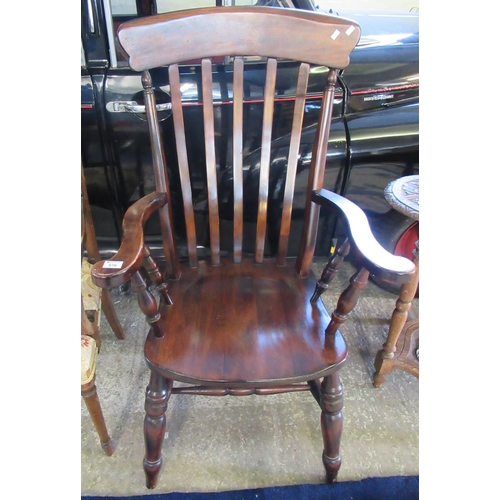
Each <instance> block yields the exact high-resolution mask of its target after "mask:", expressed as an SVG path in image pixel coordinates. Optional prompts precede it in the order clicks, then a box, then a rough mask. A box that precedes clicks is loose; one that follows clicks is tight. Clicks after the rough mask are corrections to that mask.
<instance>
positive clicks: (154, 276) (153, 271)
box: [143, 246, 173, 306]
mask: <svg viewBox="0 0 500 500" xmlns="http://www.w3.org/2000/svg"><path fill="white" fill-rule="evenodd" d="M143 265H144V269H146V271H147V272H148V275H149V277H150V278H151V281H152V282H153V283H154V284H155V286H156V290H158V292H159V294H160V296H161V298H162V299H163V300H164V301H165V304H168V305H169V306H171V305H172V304H173V302H172V299H171V298H170V296H169V295H168V286H167V283H165V281H164V279H163V277H162V275H161V272H160V269H159V268H158V265H157V264H156V261H155V260H154V259H153V257H151V252H150V251H149V248H148V247H147V246H144V261H143Z"/></svg>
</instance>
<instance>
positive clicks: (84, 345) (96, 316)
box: [81, 166, 125, 455]
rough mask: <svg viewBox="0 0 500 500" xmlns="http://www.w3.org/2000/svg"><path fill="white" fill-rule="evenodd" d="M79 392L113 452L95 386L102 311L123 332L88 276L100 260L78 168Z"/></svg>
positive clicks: (105, 298) (107, 296)
mask: <svg viewBox="0 0 500 500" xmlns="http://www.w3.org/2000/svg"><path fill="white" fill-rule="evenodd" d="M81 186H82V200H81V201H82V207H81V253H82V254H81V304H82V307H81V311H82V313H81V392H82V397H83V399H84V401H85V405H86V406H87V409H88V411H89V414H90V416H91V418H92V421H93V423H94V426H95V428H96V431H97V433H98V435H99V438H100V440H101V446H102V449H103V450H104V452H105V453H106V455H112V454H113V444H112V441H111V438H110V437H109V434H108V430H107V428H106V423H105V421H104V416H103V413H102V409H101V404H100V402H99V397H98V395H97V388H96V385H95V377H96V366H97V354H98V352H99V349H100V347H101V328H100V325H101V313H102V311H104V314H105V315H106V319H107V320H108V322H109V324H110V326H111V328H112V330H113V331H114V333H115V335H116V337H117V338H119V339H124V338H125V333H124V331H123V328H122V326H121V324H120V321H119V320H118V317H117V315H116V311H115V308H114V306H113V302H112V299H111V296H110V293H109V290H108V289H100V288H99V287H97V286H96V285H95V284H94V283H93V282H92V278H91V269H92V263H94V262H97V261H98V260H100V255H99V248H98V246H97V240H96V236H95V230H94V224H93V221H92V215H91V213H90V206H89V200H88V195H87V188H86V185H85V178H84V173H83V166H82V167H81Z"/></svg>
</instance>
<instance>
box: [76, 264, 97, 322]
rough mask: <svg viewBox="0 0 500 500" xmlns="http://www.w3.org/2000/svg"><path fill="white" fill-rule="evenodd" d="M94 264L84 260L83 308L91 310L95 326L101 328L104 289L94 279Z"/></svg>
mask: <svg viewBox="0 0 500 500" xmlns="http://www.w3.org/2000/svg"><path fill="white" fill-rule="evenodd" d="M91 271H92V264H90V262H89V261H88V260H87V259H85V258H84V259H83V260H82V272H81V280H82V283H81V286H82V299H83V308H84V310H85V311H86V312H91V313H92V314H90V316H91V317H92V321H93V323H94V328H99V326H100V322H101V293H102V290H101V288H99V287H98V286H97V285H95V284H94V282H93V281H92V275H91Z"/></svg>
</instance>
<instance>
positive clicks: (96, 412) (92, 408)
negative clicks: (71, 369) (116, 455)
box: [82, 377, 114, 456]
mask: <svg viewBox="0 0 500 500" xmlns="http://www.w3.org/2000/svg"><path fill="white" fill-rule="evenodd" d="M82 396H83V400H84V401H85V405H86V406H87V410H88V411H89V414H90V418H91V419H92V422H93V423H94V427H95V428H96V431H97V434H98V435H99V439H100V440H101V447H102V449H103V450H104V453H106V455H108V456H111V455H112V454H113V451H114V448H113V443H112V441H111V438H110V437H109V434H108V430H107V429H106V423H105V422H104V415H103V414H102V409H101V403H100V402H99V397H98V396H97V388H96V386H95V377H94V378H93V379H92V380H91V381H90V382H88V383H87V384H84V385H82Z"/></svg>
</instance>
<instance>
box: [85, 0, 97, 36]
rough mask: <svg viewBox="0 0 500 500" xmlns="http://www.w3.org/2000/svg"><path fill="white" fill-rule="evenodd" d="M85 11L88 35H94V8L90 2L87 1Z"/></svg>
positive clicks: (89, 0) (90, 0)
mask: <svg viewBox="0 0 500 500" xmlns="http://www.w3.org/2000/svg"><path fill="white" fill-rule="evenodd" d="M87 10H88V12H89V31H90V33H92V34H94V33H95V20H94V6H93V5H92V0H87Z"/></svg>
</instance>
